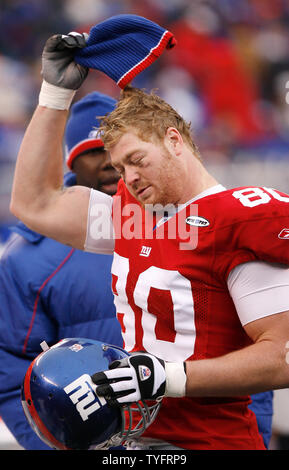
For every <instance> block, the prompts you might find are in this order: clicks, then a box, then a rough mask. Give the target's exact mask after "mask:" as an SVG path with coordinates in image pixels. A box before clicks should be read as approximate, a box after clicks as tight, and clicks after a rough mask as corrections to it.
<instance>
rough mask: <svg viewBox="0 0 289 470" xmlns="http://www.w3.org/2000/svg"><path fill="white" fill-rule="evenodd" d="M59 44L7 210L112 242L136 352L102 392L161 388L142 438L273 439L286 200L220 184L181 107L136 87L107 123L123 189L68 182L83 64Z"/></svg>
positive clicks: (95, 241)
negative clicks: (262, 416)
mask: <svg viewBox="0 0 289 470" xmlns="http://www.w3.org/2000/svg"><path fill="white" fill-rule="evenodd" d="M54 41H56V44H54V46H53V45H52V44H51V42H50V43H49V48H48V47H47V46H46V49H45V50H44V55H43V64H44V65H43V73H44V82H43V86H42V89H41V92H40V98H39V106H38V107H37V109H36V110H35V113H34V116H33V117H32V120H31V123H30V125H29V127H28V129H27V131H26V134H25V136H24V139H23V143H22V146H21V149H20V152H19V155H18V159H17V165H16V172H15V178H14V185H13V193H12V201H11V210H12V212H13V213H14V214H15V215H16V216H17V217H19V218H20V219H22V220H23V221H24V222H25V223H26V224H27V225H28V226H30V227H31V228H32V229H34V230H37V231H38V232H40V233H44V234H46V235H47V236H50V237H54V238H56V239H57V240H58V241H60V242H63V243H66V244H70V245H72V246H74V247H76V248H80V249H84V250H87V251H94V252H98V253H113V252H114V261H113V265H112V274H113V291H114V294H115V303H116V308H117V313H118V318H119V321H120V322H121V324H122V329H123V338H124V348H125V349H126V350H127V351H129V352H132V353H133V354H132V355H131V356H130V357H127V358H125V359H123V360H118V361H115V362H113V363H112V364H110V366H109V369H108V370H107V371H100V372H99V371H98V372H96V374H92V380H93V382H94V383H95V386H96V392H97V393H98V395H102V396H103V397H104V398H105V399H106V400H107V401H108V402H109V403H110V405H111V406H116V407H122V406H124V405H125V404H128V403H134V402H137V401H138V400H140V399H142V400H150V399H159V398H161V397H163V396H164V399H163V401H162V406H161V409H160V411H159V414H158V416H157V418H156V420H155V421H154V423H153V424H152V425H151V426H150V427H149V428H148V429H147V430H146V432H145V433H144V434H143V436H142V437H141V438H140V440H139V441H138V442H137V444H136V445H138V446H139V447H142V446H143V448H150V446H157V448H170V447H171V448H181V449H264V448H265V446H264V443H263V440H262V438H261V435H260V433H259V431H258V427H257V422H256V417H255V415H254V413H252V411H250V410H249V408H248V405H249V403H250V395H251V394H253V393H258V392H263V391H266V390H272V389H278V388H285V387H288V386H289V367H288V363H287V361H286V352H287V351H286V344H287V341H288V339H289V322H288V320H289V296H288V286H289V250H288V243H289V242H288V239H289V237H288V232H289V230H288V227H289V196H288V195H286V194H284V193H282V192H280V191H278V190H276V189H272V188H263V187H256V188H255V187H242V188H235V189H230V190H227V189H226V188H224V187H223V186H222V185H221V184H220V183H219V182H218V181H217V180H216V179H215V178H214V177H213V176H212V175H211V174H209V173H208V171H207V170H206V168H205V167H204V165H203V163H202V161H201V159H200V156H199V152H198V149H197V148H196V146H195V144H194V142H193V141H192V138H191V134H190V130H189V127H188V125H187V124H186V123H185V122H184V120H183V119H182V118H181V116H179V115H178V113H176V111H175V110H174V109H172V108H171V107H170V106H169V105H168V104H167V103H165V102H164V101H163V100H161V99H160V98H159V97H157V96H156V95H154V94H146V93H144V92H142V91H140V90H135V89H133V88H128V89H127V90H125V91H124V92H123V93H122V96H121V98H120V100H119V102H118V105H117V107H116V109H115V110H114V111H113V112H112V113H111V114H110V116H108V117H106V118H105V119H104V121H103V126H102V134H101V135H102V139H103V141H104V143H105V147H106V149H107V150H109V151H110V154H111V161H112V164H113V166H114V167H115V168H116V169H117V170H118V171H119V173H120V175H121V180H120V183H119V188H118V193H117V195H116V196H115V197H114V198H112V197H110V196H108V195H103V194H101V193H99V192H98V191H96V190H93V189H91V190H89V189H88V188H85V187H82V186H75V187H74V188H73V190H69V189H68V190H67V191H64V192H63V191H62V190H61V189H60V188H61V181H62V169H61V168H62V166H61V162H62V157H61V141H62V134H63V130H64V127H65V123H66V119H67V112H68V111H67V110H68V109H69V106H70V103H71V100H72V99H73V96H74V93H75V90H76V89H77V88H79V86H81V83H82V82H83V80H84V79H85V77H86V74H87V70H86V69H84V68H83V67H81V66H79V65H77V64H75V62H74V61H73V55H72V54H71V52H70V55H69V54H67V55H65V54H64V52H63V51H64V48H63V47H61V48H59V41H62V39H61V38H58V39H57V40H56V39H55V40H54ZM57 41H58V42H57ZM52 46H53V47H52ZM77 46H78V47H79V41H78V43H77ZM59 49H60V53H59ZM57 51H58V54H57ZM64 56H65V60H64ZM56 58H57V60H56ZM51 69H53V73H50V72H51ZM44 169H45V178H43V173H44ZM23 181H25V185H23V183H22V182H23ZM132 212H133V216H132V215H131V214H132Z"/></svg>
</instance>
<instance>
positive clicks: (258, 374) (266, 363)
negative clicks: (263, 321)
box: [186, 341, 289, 397]
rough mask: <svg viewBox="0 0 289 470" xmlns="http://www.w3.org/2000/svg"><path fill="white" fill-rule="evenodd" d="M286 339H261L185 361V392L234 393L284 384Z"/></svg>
mask: <svg viewBox="0 0 289 470" xmlns="http://www.w3.org/2000/svg"><path fill="white" fill-rule="evenodd" d="M285 355H286V349H285V342H281V343H278V344H275V343H272V342H270V341H260V342H258V343H255V344H253V345H251V346H248V347H246V348H244V349H241V350H238V351H235V352H232V353H230V354H227V355H225V356H221V357H217V358H212V359H204V360H197V361H188V362H186V372H187V382H186V395H187V396H191V397H194V396H234V395H235V396H236V395H247V394H249V395H250V394H253V393H258V392H262V391H265V390H273V389H278V388H285V387H286V388H287V387H288V386H289V365H288V364H287V363H286V357H285Z"/></svg>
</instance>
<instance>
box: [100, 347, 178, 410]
mask: <svg viewBox="0 0 289 470" xmlns="http://www.w3.org/2000/svg"><path fill="white" fill-rule="evenodd" d="M177 370H178V373H177V374H176V371H177ZM91 379H92V381H93V382H94V383H95V385H96V393H97V394H98V395H99V396H103V397H104V398H105V399H106V401H107V402H108V404H109V405H112V406H122V405H126V404H128V403H134V402H138V401H139V400H158V399H160V398H162V397H163V396H184V395H185V383H186V374H185V368H184V363H178V364H177V363H168V362H165V361H163V360H162V359H158V358H157V357H155V356H153V355H152V354H148V353H143V352H138V353H132V354H131V355H130V356H128V357H127V358H125V359H122V360H120V361H113V362H112V363H111V364H110V366H109V370H108V371H104V372H97V373H96V374H94V375H92V377H91Z"/></svg>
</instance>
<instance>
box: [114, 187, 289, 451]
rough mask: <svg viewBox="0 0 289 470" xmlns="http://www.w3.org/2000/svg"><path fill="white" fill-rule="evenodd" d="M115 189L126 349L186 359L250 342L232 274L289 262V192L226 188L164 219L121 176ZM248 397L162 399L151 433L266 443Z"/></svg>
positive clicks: (117, 274)
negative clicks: (255, 264) (251, 264)
mask: <svg viewBox="0 0 289 470" xmlns="http://www.w3.org/2000/svg"><path fill="white" fill-rule="evenodd" d="M117 196H120V197H116V198H115V201H116V204H115V206H114V209H113V219H114V226H115V233H116V240H115V256H114V261H113V265H112V276H113V292H114V294H115V304H116V309H117V316H118V319H119V321H120V322H121V325H122V331H123V338H124V348H125V349H126V350H127V351H137V350H142V351H143V350H145V351H147V352H149V353H151V354H154V355H155V356H157V357H159V358H162V359H164V360H165V361H171V362H179V361H185V360H195V359H203V358H212V357H217V356H221V355H224V354H227V353H229V352H231V351H234V350H238V349H241V348H243V347H244V346H246V345H249V344H250V343H251V341H250V338H249V337H248V336H247V335H246V333H245V330H244V329H243V327H242V325H241V322H240V319H239V317H238V314H237V312H236V309H235V306H234V303H233V301H232V298H231V296H230V294H229V291H228V288H227V277H228V275H229V273H230V271H231V270H232V269H233V268H234V267H235V266H237V265H239V264H241V263H244V262H247V261H253V260H263V261H269V262H279V263H285V264H287V265H289V196H288V195H286V194H283V193H280V192H279V191H276V190H273V189H268V188H237V189H230V190H225V191H222V192H219V193H216V194H212V195H209V196H206V197H203V198H201V199H198V200H197V201H196V202H195V203H192V204H189V205H187V206H185V207H184V208H182V209H181V210H180V211H179V212H178V213H177V214H175V215H174V216H172V217H171V218H169V220H167V221H166V222H165V223H163V224H162V225H160V226H158V227H155V226H154V224H155V223H156V220H154V216H153V215H152V214H151V213H148V211H145V210H143V209H141V208H140V206H139V205H138V203H137V202H136V200H135V199H134V198H133V197H132V196H131V195H130V193H129V192H128V191H127V189H126V187H125V185H124V184H123V182H120V184H119V189H118V193H117ZM135 204H136V205H137V206H135ZM120 209H121V210H120ZM132 214H133V215H134V217H133V218H132ZM136 227H137V229H138V231H137V230H136ZM140 227H141V230H140ZM260 316H262V312H260ZM249 403H250V397H249V396H235V397H231V398H230V397H226V398H217V397H216V398H213V397H211V398H188V397H185V398H165V399H163V402H162V406H161V409H160V412H159V414H158V416H157V418H156V420H155V422H154V423H153V424H152V425H151V426H150V427H149V428H148V430H147V431H146V432H145V433H144V436H146V437H151V438H157V439H162V440H164V441H167V442H170V443H172V444H174V445H176V446H179V447H181V448H187V449H264V444H263V441H262V438H261V436H260V434H259V432H258V427H257V422H256V418H255V415H254V413H252V412H251V411H250V410H249V409H248V406H247V405H248V404H249Z"/></svg>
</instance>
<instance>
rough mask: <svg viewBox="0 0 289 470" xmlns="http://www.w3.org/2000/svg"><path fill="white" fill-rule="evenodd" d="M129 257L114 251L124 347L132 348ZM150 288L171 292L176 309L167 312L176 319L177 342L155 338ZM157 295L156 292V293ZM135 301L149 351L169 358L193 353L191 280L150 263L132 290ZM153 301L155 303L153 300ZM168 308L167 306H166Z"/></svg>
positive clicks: (179, 358)
mask: <svg viewBox="0 0 289 470" xmlns="http://www.w3.org/2000/svg"><path fill="white" fill-rule="evenodd" d="M128 273H129V260H128V259H127V258H125V257H123V256H120V255H118V254H117V253H115V254H114V260H113V263H112V274H114V275H115V276H117V278H118V279H117V282H116V291H117V295H115V306H116V310H117V312H118V314H123V323H124V327H125V331H124V332H123V339H124V342H125V349H126V350H127V351H130V350H131V349H133V347H134V345H135V314H134V311H133V309H132V308H131V306H130V305H128V299H127V295H126V285H127V276H128ZM151 288H156V289H159V290H164V291H170V293H171V298H172V304H173V309H172V311H168V312H166V315H167V317H168V319H169V318H170V316H171V315H172V318H173V321H174V329H175V337H174V341H173V342H172V341H166V340H163V339H158V338H157V337H156V325H157V321H158V319H157V316H156V315H155V314H154V312H153V311H149V307H148V299H149V295H153V291H152V290H151ZM155 295H157V294H156V293H155ZM133 299H134V302H135V304H136V305H137V306H138V307H139V308H141V310H142V319H141V323H142V328H143V346H144V348H145V349H146V351H148V352H150V353H151V354H154V355H155V356H157V357H160V358H162V359H164V360H166V361H174V362H175V361H185V360H186V359H188V358H189V357H190V356H191V355H192V354H193V353H194V346H195V338H196V329H195V315H194V299H193V294H192V289H191V283H190V281H189V280H188V279H187V278H185V277H184V276H182V275H181V274H180V273H179V272H178V271H173V270H170V271H169V270H166V269H161V268H157V267H156V266H151V267H150V268H148V269H147V270H146V271H144V272H142V273H140V275H139V277H138V279H137V281H136V284H135V288H134V292H133ZM152 303H153V302H152ZM165 308H166V307H165Z"/></svg>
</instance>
